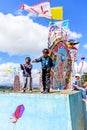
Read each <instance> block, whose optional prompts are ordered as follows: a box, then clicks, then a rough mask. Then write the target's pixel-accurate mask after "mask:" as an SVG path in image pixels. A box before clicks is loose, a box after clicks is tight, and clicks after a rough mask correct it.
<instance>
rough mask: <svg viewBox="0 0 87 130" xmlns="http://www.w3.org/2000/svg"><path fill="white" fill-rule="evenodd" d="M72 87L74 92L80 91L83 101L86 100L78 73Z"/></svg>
mask: <svg viewBox="0 0 87 130" xmlns="http://www.w3.org/2000/svg"><path fill="white" fill-rule="evenodd" d="M73 87H74V90H77V91H81V93H82V98H84V99H85V98H86V91H85V89H84V88H83V87H82V83H81V76H80V74H78V73H77V74H76V75H75V82H74V83H73Z"/></svg>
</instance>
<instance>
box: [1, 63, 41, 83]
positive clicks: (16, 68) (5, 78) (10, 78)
mask: <svg viewBox="0 0 87 130" xmlns="http://www.w3.org/2000/svg"><path fill="white" fill-rule="evenodd" d="M8 69H10V70H11V72H6V70H8ZM15 72H20V81H21V83H23V81H22V79H23V77H22V71H21V70H20V65H19V63H12V62H8V63H4V64H1V65H0V85H10V84H11V85H12V84H13V82H14V74H15ZM32 77H33V85H39V70H37V69H33V70H32Z"/></svg>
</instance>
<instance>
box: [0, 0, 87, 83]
mask: <svg viewBox="0 0 87 130" xmlns="http://www.w3.org/2000/svg"><path fill="white" fill-rule="evenodd" d="M45 1H46V0H45ZM40 2H43V1H42V0H0V80H1V84H2V83H4V82H6V83H7V81H8V79H9V78H10V77H11V75H10V74H6V71H5V70H6V69H8V68H14V67H17V68H18V67H19V64H20V63H24V59H25V57H26V56H30V57H31V59H34V58H37V57H39V56H40V55H42V49H43V48H46V47H47V36H48V24H49V21H50V20H48V19H46V18H38V17H36V16H34V15H31V14H29V13H28V12H25V11H22V10H20V6H21V5H22V4H23V3H24V4H27V5H34V4H37V3H40ZM50 5H51V7H55V6H63V8H64V20H67V19H68V20H69V29H70V36H71V38H73V39H75V40H77V41H79V42H80V47H79V52H78V54H79V55H81V54H83V55H84V56H85V58H86V59H85V66H84V70H85V71H86V70H87V68H86V66H87V29H86V22H87V15H86V12H87V7H86V5H87V1H86V0H84V1H79V0H77V1H76V0H66V1H65V0H55V1H54V0H50ZM79 62H80V60H79ZM40 68H41V67H40V64H33V75H35V73H38V71H39V70H40ZM7 77H8V78H7ZM12 81H13V79H12Z"/></svg>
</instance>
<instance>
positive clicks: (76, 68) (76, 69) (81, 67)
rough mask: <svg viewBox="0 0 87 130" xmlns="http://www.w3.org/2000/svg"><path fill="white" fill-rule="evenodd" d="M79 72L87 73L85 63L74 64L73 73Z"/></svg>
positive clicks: (86, 64)
mask: <svg viewBox="0 0 87 130" xmlns="http://www.w3.org/2000/svg"><path fill="white" fill-rule="evenodd" d="M80 71H81V73H84V72H87V62H86V61H84V63H83V65H82V62H80V63H79V64H77V63H75V64H74V72H75V73H77V72H78V73H79V72H80Z"/></svg>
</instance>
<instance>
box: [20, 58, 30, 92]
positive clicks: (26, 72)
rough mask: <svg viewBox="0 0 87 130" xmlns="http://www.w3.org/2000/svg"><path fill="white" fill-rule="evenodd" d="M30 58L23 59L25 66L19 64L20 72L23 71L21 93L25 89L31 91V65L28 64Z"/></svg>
mask: <svg viewBox="0 0 87 130" xmlns="http://www.w3.org/2000/svg"><path fill="white" fill-rule="evenodd" d="M30 61H31V59H30V57H26V58H25V64H20V67H21V70H23V79H24V87H23V92H25V91H26V90H27V89H28V90H30V91H32V76H31V70H32V65H31V64H30Z"/></svg>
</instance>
